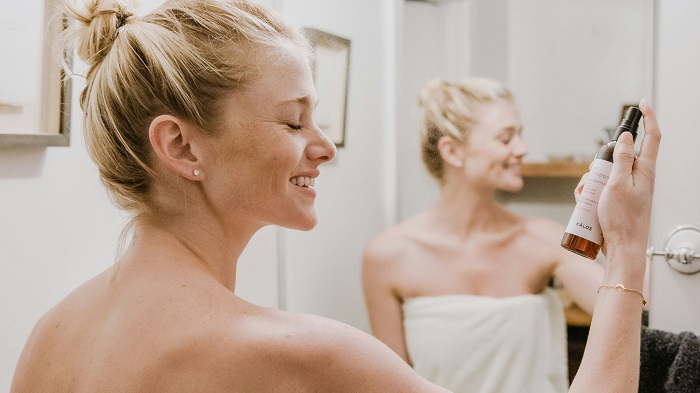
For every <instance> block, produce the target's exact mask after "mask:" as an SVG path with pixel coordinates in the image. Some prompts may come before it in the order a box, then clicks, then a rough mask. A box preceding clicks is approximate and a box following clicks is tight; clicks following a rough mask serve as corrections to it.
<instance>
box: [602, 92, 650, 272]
mask: <svg viewBox="0 0 700 393" xmlns="http://www.w3.org/2000/svg"><path fill="white" fill-rule="evenodd" d="M639 108H640V109H641V111H642V114H643V115H644V139H643V140H642V146H641V149H640V152H639V157H638V158H636V159H635V154H634V140H633V139H632V135H631V134H630V133H628V132H625V133H623V134H622V135H621V136H620V137H619V138H618V140H617V144H616V146H615V151H614V153H613V154H614V155H613V159H614V164H613V169H612V172H611V173H610V179H608V184H607V185H606V186H605V189H603V192H602V194H601V196H600V201H599V202H598V218H599V220H600V226H601V228H602V230H603V236H604V237H605V243H606V244H607V248H608V249H609V248H610V247H612V246H614V247H615V248H628V249H635V250H637V251H639V252H641V253H644V251H645V250H646V246H647V239H648V237H649V222H650V216H651V205H652V196H653V193H654V178H655V175H656V157H657V155H658V151H659V143H660V141H661V131H660V130H659V126H658V124H657V122H656V115H655V114H654V111H653V109H652V108H651V106H650V105H649V103H648V102H647V101H646V100H642V101H641V102H640V103H639ZM641 268H644V266H641Z"/></svg>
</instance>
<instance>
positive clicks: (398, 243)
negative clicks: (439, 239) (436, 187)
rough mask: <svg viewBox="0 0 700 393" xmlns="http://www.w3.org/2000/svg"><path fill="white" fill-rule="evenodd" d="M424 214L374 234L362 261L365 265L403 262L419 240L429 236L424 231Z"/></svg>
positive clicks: (428, 233) (417, 244) (427, 232)
mask: <svg viewBox="0 0 700 393" xmlns="http://www.w3.org/2000/svg"><path fill="white" fill-rule="evenodd" d="M426 221H427V218H426V214H425V213H420V214H418V215H416V216H413V217H411V218H409V219H407V220H405V221H402V222H400V223H399V224H397V225H395V226H393V227H390V228H388V229H386V230H384V231H382V232H379V233H377V234H375V235H374V236H373V237H372V238H371V239H370V240H369V242H368V243H367V246H366V247H365V250H364V255H363V259H364V260H365V263H371V264H377V263H380V264H383V263H391V262H394V261H401V260H404V259H405V258H404V256H406V255H410V254H411V252H413V251H414V249H415V247H417V246H419V244H420V241H419V240H420V239H424V238H425V237H426V236H428V235H430V232H429V231H427V230H426Z"/></svg>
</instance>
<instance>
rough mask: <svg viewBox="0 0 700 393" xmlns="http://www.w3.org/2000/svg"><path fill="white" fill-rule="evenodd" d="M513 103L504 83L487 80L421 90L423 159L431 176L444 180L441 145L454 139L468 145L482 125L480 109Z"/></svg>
mask: <svg viewBox="0 0 700 393" xmlns="http://www.w3.org/2000/svg"><path fill="white" fill-rule="evenodd" d="M497 100H508V101H512V100H513V95H512V94H511V92H510V90H508V88H506V87H505V86H504V85H503V84H501V83H500V82H497V81H495V80H492V79H487V78H469V79H466V80H463V81H459V82H455V83H451V82H445V81H442V80H440V79H437V78H435V79H431V80H429V81H428V82H427V83H426V84H425V86H423V89H422V90H421V92H420V94H419V98H418V106H419V108H420V110H421V116H422V129H421V157H422V159H423V163H424V164H425V167H426V168H427V169H428V172H429V173H430V174H431V175H432V176H433V177H435V178H436V179H438V180H439V181H442V180H443V176H444V172H445V163H444V160H443V159H442V156H441V155H440V151H439V150H438V141H439V140H440V138H442V137H443V136H451V137H452V138H454V139H455V140H457V141H461V142H464V143H466V142H468V140H469V133H470V132H471V129H472V127H473V126H474V124H476V123H477V121H478V117H479V115H478V111H479V105H481V104H484V103H487V102H492V101H497Z"/></svg>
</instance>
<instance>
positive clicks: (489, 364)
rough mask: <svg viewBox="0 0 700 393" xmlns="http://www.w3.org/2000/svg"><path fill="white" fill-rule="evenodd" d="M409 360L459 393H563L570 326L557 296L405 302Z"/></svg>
mask: <svg viewBox="0 0 700 393" xmlns="http://www.w3.org/2000/svg"><path fill="white" fill-rule="evenodd" d="M403 313H404V330H405V336H406V346H407V349H408V354H409V356H410V358H411V361H412V363H413V367H414V369H415V370H416V371H417V372H418V373H419V374H421V375H422V376H423V377H424V378H426V379H428V380H430V381H432V382H434V383H436V384H438V385H440V386H443V387H445V388H447V389H450V390H451V391H453V392H456V393H463V392H469V393H511V392H513V393H516V392H517V393H528V392H532V393H562V392H566V391H567V389H568V374H567V355H566V348H567V344H566V326H565V320H564V312H563V309H562V305H561V303H560V301H559V298H558V297H557V295H556V292H555V291H554V290H552V289H549V288H548V289H547V290H545V292H543V293H542V294H539V295H522V296H514V297H506V298H494V297H487V296H474V295H447V296H436V297H416V298H410V299H406V300H405V301H404V304H403Z"/></svg>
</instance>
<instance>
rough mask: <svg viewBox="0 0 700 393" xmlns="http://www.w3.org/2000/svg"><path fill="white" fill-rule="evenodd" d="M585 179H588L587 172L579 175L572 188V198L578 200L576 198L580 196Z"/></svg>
mask: <svg viewBox="0 0 700 393" xmlns="http://www.w3.org/2000/svg"><path fill="white" fill-rule="evenodd" d="M586 179H588V172H586V173H585V174H584V175H583V176H581V180H579V182H578V185H576V188H574V198H576V202H578V198H579V197H580V196H581V192H582V191H583V186H585V185H586Z"/></svg>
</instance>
